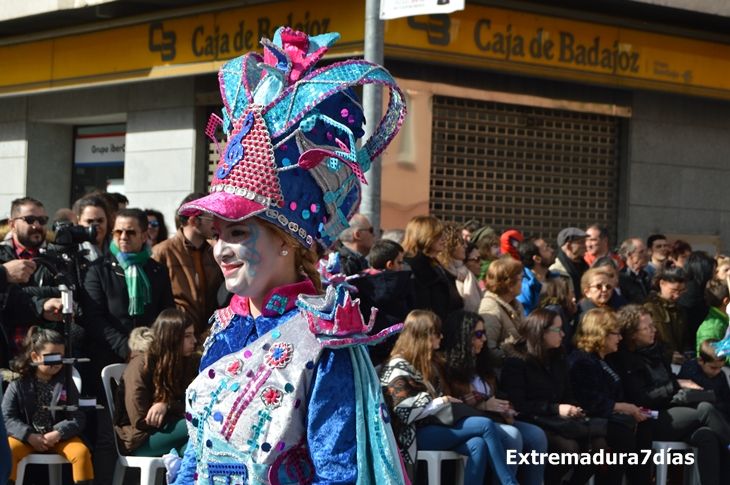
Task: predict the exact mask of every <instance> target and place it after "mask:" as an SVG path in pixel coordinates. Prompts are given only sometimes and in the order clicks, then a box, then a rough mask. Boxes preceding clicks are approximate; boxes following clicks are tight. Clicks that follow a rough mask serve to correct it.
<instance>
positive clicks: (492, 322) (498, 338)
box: [479, 256, 525, 367]
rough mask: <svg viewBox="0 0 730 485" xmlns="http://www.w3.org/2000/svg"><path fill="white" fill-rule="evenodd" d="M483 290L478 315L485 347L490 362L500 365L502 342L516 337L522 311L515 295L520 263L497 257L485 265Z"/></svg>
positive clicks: (517, 288)
mask: <svg viewBox="0 0 730 485" xmlns="http://www.w3.org/2000/svg"><path fill="white" fill-rule="evenodd" d="M484 284H485V286H486V288H487V291H486V292H485V293H484V296H483V297H482V302H481V303H480V305H479V316H480V317H482V320H484V328H485V329H486V331H487V346H488V349H489V353H490V354H491V356H492V359H493V360H494V363H495V364H494V365H496V366H497V367H501V366H502V360H503V359H504V351H503V350H502V344H503V343H504V341H505V340H507V338H509V337H517V335H518V331H519V328H520V326H521V325H522V319H523V318H524V314H525V310H524V309H523V308H522V303H520V302H519V301H518V300H517V296H518V295H519V294H520V293H522V263H520V262H519V261H517V260H514V259H512V258H511V257H509V256H508V257H503V258H500V259H498V260H496V261H494V262H492V264H490V265H489V269H488V270H487V276H486V278H485V279H484Z"/></svg>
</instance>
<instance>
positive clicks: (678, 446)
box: [651, 441, 700, 485]
mask: <svg viewBox="0 0 730 485" xmlns="http://www.w3.org/2000/svg"><path fill="white" fill-rule="evenodd" d="M669 448H671V449H672V450H692V452H693V453H694V455H695V463H694V465H692V467H688V466H685V467H684V482H683V483H684V484H685V485H699V483H700V470H699V468H697V448H695V447H693V446H691V445H688V444H687V443H684V442H682V441H653V442H652V443H651V449H652V451H661V450H665V451H666V450H668V449H669ZM665 457H666V453H665ZM652 466H656V485H666V483H667V472H668V469H669V465H668V464H667V463H664V464H663V465H654V460H653V459H652Z"/></svg>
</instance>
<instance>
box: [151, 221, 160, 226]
mask: <svg viewBox="0 0 730 485" xmlns="http://www.w3.org/2000/svg"><path fill="white" fill-rule="evenodd" d="M159 225H160V223H159V222H157V221H150V227H158V226H159Z"/></svg>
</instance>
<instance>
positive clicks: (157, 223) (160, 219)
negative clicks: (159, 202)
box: [144, 209, 168, 247]
mask: <svg viewBox="0 0 730 485" xmlns="http://www.w3.org/2000/svg"><path fill="white" fill-rule="evenodd" d="M144 213H145V214H146V215H147V220H148V221H149V223H150V225H149V227H147V242H148V243H149V244H150V247H153V246H155V245H156V244H158V243H161V242H162V241H166V240H167V238H168V234H167V226H165V216H163V215H162V212H160V211H156V210H154V209H145V210H144Z"/></svg>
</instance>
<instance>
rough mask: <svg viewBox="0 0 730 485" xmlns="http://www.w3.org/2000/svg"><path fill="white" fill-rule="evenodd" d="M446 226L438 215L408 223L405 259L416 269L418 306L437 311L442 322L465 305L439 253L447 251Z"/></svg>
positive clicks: (422, 217) (412, 220) (405, 239)
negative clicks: (458, 296) (445, 247)
mask: <svg viewBox="0 0 730 485" xmlns="http://www.w3.org/2000/svg"><path fill="white" fill-rule="evenodd" d="M444 244H445V238H444V226H443V223H442V222H441V221H440V220H438V219H437V218H435V217H434V216H416V217H414V218H413V219H411V220H410V221H409V222H408V224H407V225H406V235H405V237H404V238H403V244H402V246H403V250H404V252H405V257H404V258H403V261H404V262H405V263H407V264H408V266H409V267H410V268H411V271H412V272H413V277H414V281H415V284H416V308H418V309H424V310H425V309H428V310H431V311H433V312H434V313H435V314H436V315H438V316H439V318H441V320H442V321H444V320H446V317H447V316H448V315H449V313H450V312H452V311H454V310H461V309H462V308H464V301H463V300H462V299H461V298H458V299H457V298H453V295H454V294H457V295H458V290H457V289H456V284H455V283H453V282H452V281H451V280H449V278H448V277H447V276H446V269H444V267H443V266H442V265H441V263H440V262H439V260H438V259H437V256H438V255H439V254H441V252H443V250H444Z"/></svg>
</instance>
